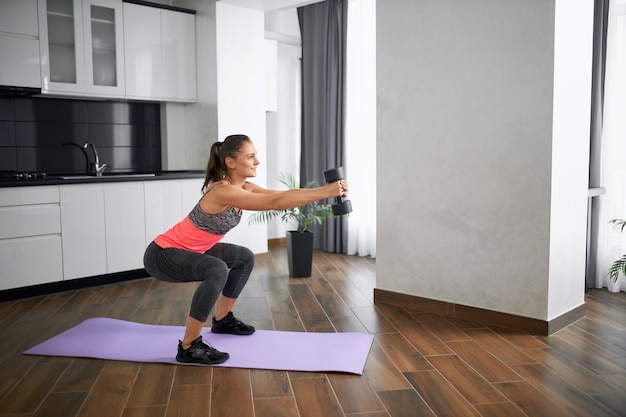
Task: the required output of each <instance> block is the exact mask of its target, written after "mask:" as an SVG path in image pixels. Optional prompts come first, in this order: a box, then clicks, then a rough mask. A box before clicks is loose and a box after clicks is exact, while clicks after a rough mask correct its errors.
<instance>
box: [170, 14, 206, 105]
mask: <svg viewBox="0 0 626 417" xmlns="http://www.w3.org/2000/svg"><path fill="white" fill-rule="evenodd" d="M161 28H162V33H161V39H162V42H163V49H162V50H163V97H164V98H165V99H166V100H171V101H195V100H196V98H197V93H196V15H195V14H190V13H181V12H175V11H171V10H161Z"/></svg>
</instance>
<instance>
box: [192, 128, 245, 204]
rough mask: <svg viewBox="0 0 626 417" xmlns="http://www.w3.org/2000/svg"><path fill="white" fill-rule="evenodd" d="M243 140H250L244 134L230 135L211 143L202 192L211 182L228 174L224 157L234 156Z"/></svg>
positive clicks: (219, 179)
mask: <svg viewBox="0 0 626 417" xmlns="http://www.w3.org/2000/svg"><path fill="white" fill-rule="evenodd" d="M244 142H251V140H250V138H249V137H248V136H246V135H230V136H228V137H227V138H226V139H224V141H223V142H215V143H214V144H213V145H211V151H210V152H209V161H208V163H207V167H206V174H205V177H204V184H203V185H202V193H205V192H206V190H207V188H208V187H209V185H210V184H211V183H213V182H216V181H221V180H223V179H224V178H225V177H226V174H228V168H227V167H226V158H236V157H237V154H238V153H239V151H240V149H241V145H243V143H244Z"/></svg>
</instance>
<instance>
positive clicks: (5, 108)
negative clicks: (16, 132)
mask: <svg viewBox="0 0 626 417" xmlns="http://www.w3.org/2000/svg"><path fill="white" fill-rule="evenodd" d="M0 120H15V100H2V99H0Z"/></svg>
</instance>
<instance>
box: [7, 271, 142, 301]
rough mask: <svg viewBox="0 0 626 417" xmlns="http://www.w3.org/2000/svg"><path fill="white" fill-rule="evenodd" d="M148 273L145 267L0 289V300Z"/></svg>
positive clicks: (53, 291)
mask: <svg viewBox="0 0 626 417" xmlns="http://www.w3.org/2000/svg"><path fill="white" fill-rule="evenodd" d="M149 276H150V275H149V274H148V273H147V272H146V270H145V269H143V268H142V269H135V270H132V271H124V272H117V273H114V274H105V275H98V276H93V277H86V278H77V279H70V280H66V281H57V282H50V283H47V284H39V285H32V286H29V287H20V288H12V289H9V290H3V291H0V302H3V301H12V300H19V299H23V298H31V297H39V296H42V295H48V294H54V293H57V292H64V291H75V290H81V289H84V288H90V287H99V286H102V285H108V284H116V283H119V282H125V281H134V280H137V279H142V278H148V277H149Z"/></svg>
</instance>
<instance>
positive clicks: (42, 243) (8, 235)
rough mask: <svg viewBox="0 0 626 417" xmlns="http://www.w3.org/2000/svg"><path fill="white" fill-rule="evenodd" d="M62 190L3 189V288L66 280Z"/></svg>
mask: <svg viewBox="0 0 626 417" xmlns="http://www.w3.org/2000/svg"><path fill="white" fill-rule="evenodd" d="M60 233H61V219H60V213H59V190H58V188H57V187H56V186H52V187H14V188H13V187H12V188H5V189H0V290H7V289H11V288H18V287H28V286H31V285H37V284H44V283H49V282H56V281H61V280H62V279H63V262H62V259H61V234H60Z"/></svg>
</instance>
